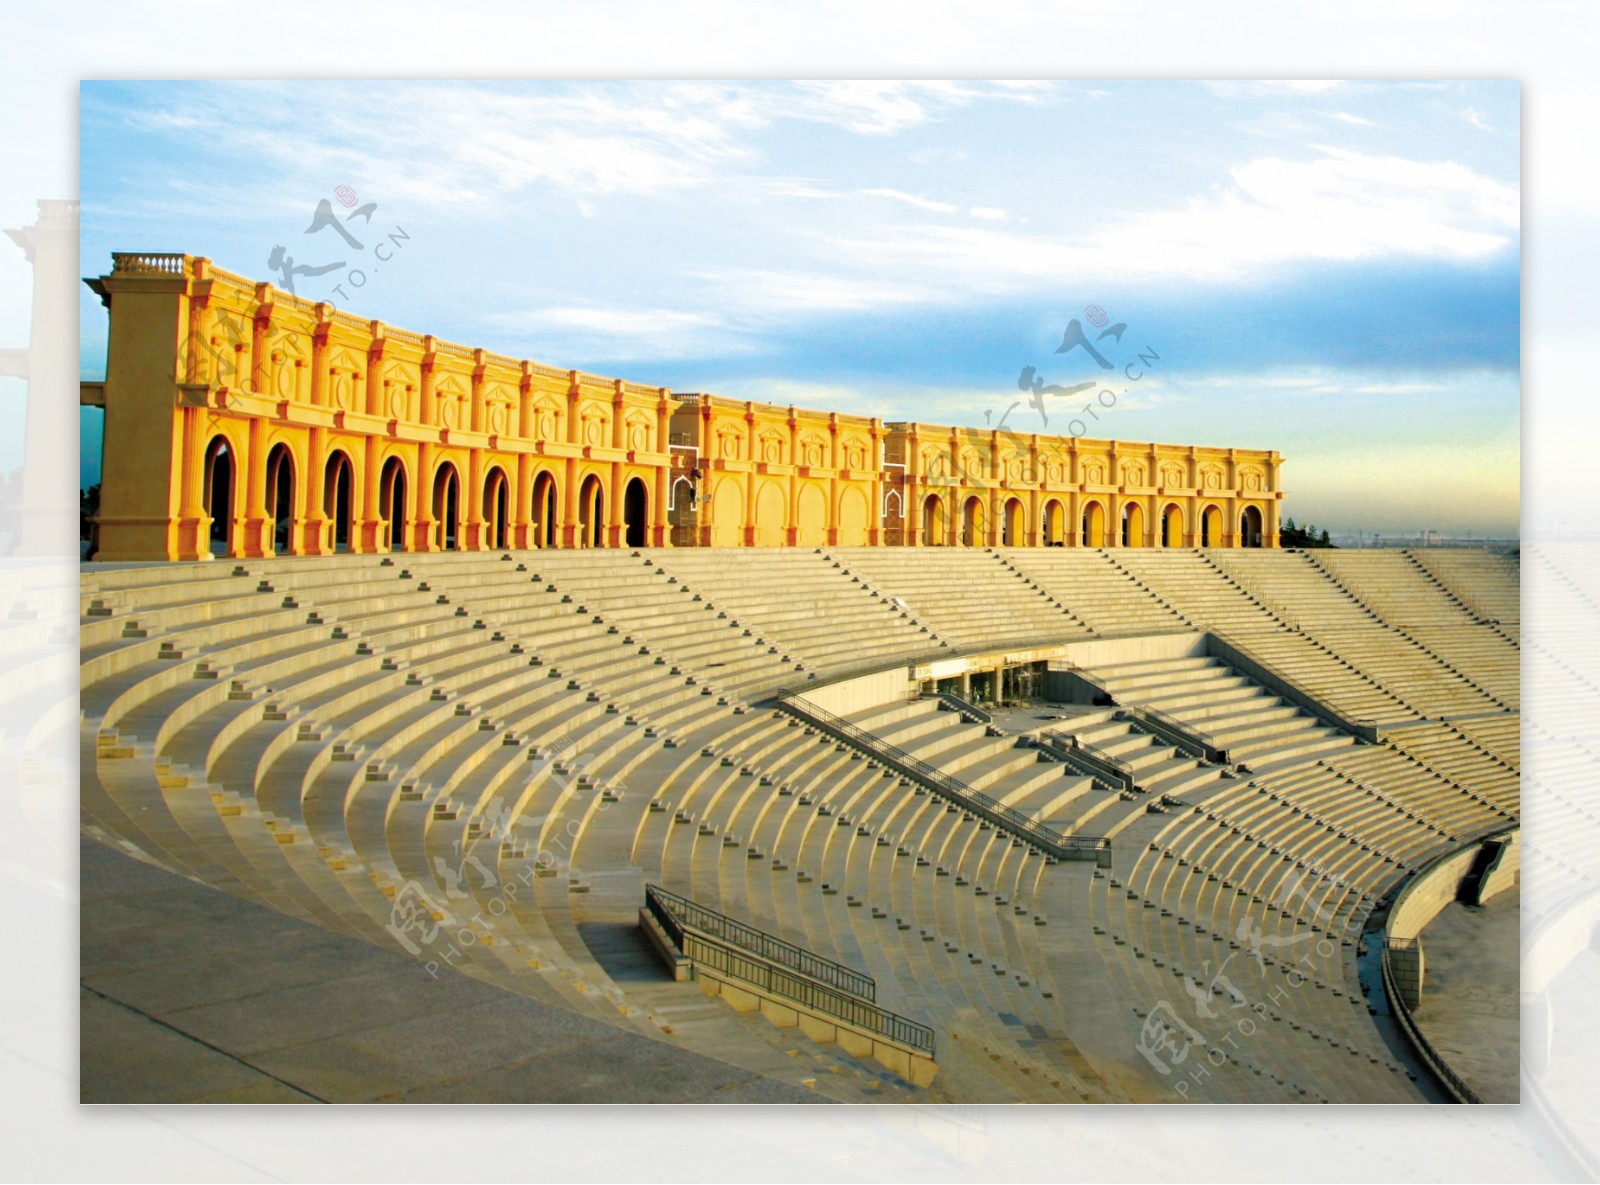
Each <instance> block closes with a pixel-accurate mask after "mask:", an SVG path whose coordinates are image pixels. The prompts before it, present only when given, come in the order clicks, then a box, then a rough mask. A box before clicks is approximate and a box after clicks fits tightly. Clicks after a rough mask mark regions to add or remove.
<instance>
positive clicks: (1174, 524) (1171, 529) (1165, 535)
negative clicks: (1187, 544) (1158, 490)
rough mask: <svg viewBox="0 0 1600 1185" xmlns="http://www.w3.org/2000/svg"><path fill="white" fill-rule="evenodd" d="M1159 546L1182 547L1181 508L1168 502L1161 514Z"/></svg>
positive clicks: (1174, 503)
mask: <svg viewBox="0 0 1600 1185" xmlns="http://www.w3.org/2000/svg"><path fill="white" fill-rule="evenodd" d="M1161 546H1162V547H1182V546H1183V507H1181V506H1179V505H1178V504H1177V503H1176V502H1168V503H1167V505H1166V508H1165V509H1164V510H1162V512H1161Z"/></svg>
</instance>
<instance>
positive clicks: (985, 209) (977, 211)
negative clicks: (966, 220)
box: [967, 206, 1009, 222]
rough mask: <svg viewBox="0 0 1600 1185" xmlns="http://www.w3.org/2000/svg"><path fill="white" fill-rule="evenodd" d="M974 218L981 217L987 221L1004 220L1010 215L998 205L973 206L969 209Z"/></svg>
mask: <svg viewBox="0 0 1600 1185" xmlns="http://www.w3.org/2000/svg"><path fill="white" fill-rule="evenodd" d="M967 213H968V214H971V215H972V216H973V217H974V218H981V219H983V220H984V221H985V222H1004V221H1005V220H1006V219H1007V218H1008V217H1009V215H1007V214H1006V212H1005V211H1004V210H1002V209H1000V208H999V207H997V206H973V207H972V209H970V210H968V211H967Z"/></svg>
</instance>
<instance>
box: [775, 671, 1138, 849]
mask: <svg viewBox="0 0 1600 1185" xmlns="http://www.w3.org/2000/svg"><path fill="white" fill-rule="evenodd" d="M775 703H776V706H777V707H778V709H779V710H780V711H782V712H786V713H788V714H789V715H791V716H794V717H795V718H796V719H799V720H803V721H805V722H806V723H808V724H811V725H813V726H815V727H817V728H819V729H821V730H822V731H824V732H826V733H828V734H829V735H830V736H833V737H834V738H836V739H838V740H841V741H844V742H845V743H846V744H849V745H853V746H855V747H856V748H858V749H860V750H861V751H862V752H864V753H866V754H867V755H868V756H870V757H873V758H875V759H876V760H877V761H879V762H880V763H881V764H883V765H885V766H887V767H888V768H890V769H892V770H895V771H896V772H898V773H899V774H901V775H902V776H903V777H907V778H910V779H911V780H912V781H914V782H917V783H918V784H920V785H922V786H924V787H926V788H927V789H929V790H931V791H933V793H935V794H937V795H939V797H941V798H943V799H946V800H947V801H949V802H952V803H955V804H956V805H957V806H959V807H962V808H963V809H965V810H968V811H971V812H972V813H973V814H974V815H977V816H978V817H979V818H982V819H986V820H988V821H989V822H990V823H991V824H993V825H994V826H996V827H999V828H1000V829H1001V830H1003V831H1007V832H1009V833H1010V834H1012V835H1014V836H1016V837H1017V838H1018V839H1020V840H1022V841H1024V842H1025V843H1029V844H1032V845H1033V846H1034V847H1036V848H1038V849H1039V850H1040V851H1042V852H1044V853H1045V854H1047V855H1050V856H1054V857H1056V858H1057V859H1060V860H1084V859H1095V858H1098V855H1099V853H1101V852H1108V851H1110V850H1111V841H1110V840H1108V839H1105V838H1104V837H1102V836H1098V835H1062V834H1061V833H1060V832H1059V831H1056V830H1054V829H1053V828H1050V827H1046V826H1045V825H1044V824H1043V823H1039V822H1037V821H1035V820H1033V819H1031V818H1029V817H1028V816H1027V815H1025V814H1023V813H1022V812H1021V811H1017V810H1012V809H1011V808H1010V807H1008V806H1006V805H1004V804H1003V803H1001V802H999V801H997V800H996V799H993V798H990V797H989V796H988V795H987V794H984V793H982V792H980V791H978V790H974V789H973V788H972V787H971V786H968V785H967V784H966V783H965V782H962V781H959V780H958V779H956V778H952V777H951V776H950V775H949V774H947V773H945V772H944V771H943V770H940V769H935V768H934V767H933V766H931V765H929V764H928V763H927V762H925V761H923V760H921V759H920V758H917V757H913V756H912V755H911V754H910V753H907V752H906V751H905V750H903V749H899V748H896V747H895V746H894V745H891V744H889V743H888V742H887V741H885V740H882V739H880V738H878V737H876V736H874V735H873V734H872V733H870V732H867V731H866V730H865V729H863V728H857V727H856V726H855V725H854V724H851V723H850V722H849V721H848V720H844V719H841V718H840V717H838V716H835V715H834V714H833V713H832V712H828V711H825V710H824V709H822V708H819V707H817V706H816V705H815V704H812V703H808V702H805V701H803V700H800V699H799V698H798V697H791V696H782V697H779V698H778V699H777V700H776V701H775Z"/></svg>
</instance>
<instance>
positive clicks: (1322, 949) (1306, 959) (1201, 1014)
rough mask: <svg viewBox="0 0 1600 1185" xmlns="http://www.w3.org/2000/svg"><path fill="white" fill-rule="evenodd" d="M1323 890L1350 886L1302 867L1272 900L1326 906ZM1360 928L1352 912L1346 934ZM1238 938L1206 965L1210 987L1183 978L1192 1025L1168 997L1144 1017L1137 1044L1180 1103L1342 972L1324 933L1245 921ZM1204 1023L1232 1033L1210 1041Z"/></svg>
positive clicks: (1327, 919)
mask: <svg viewBox="0 0 1600 1185" xmlns="http://www.w3.org/2000/svg"><path fill="white" fill-rule="evenodd" d="M1319 885H1320V886H1324V887H1326V888H1341V889H1348V888H1349V885H1348V884H1347V882H1345V881H1344V880H1342V879H1341V878H1339V877H1337V876H1333V875H1331V874H1329V873H1328V872H1326V871H1325V870H1323V869H1321V868H1320V867H1313V868H1310V869H1307V870H1306V871H1305V872H1304V873H1301V872H1300V871H1299V870H1296V871H1295V872H1294V873H1293V874H1292V875H1291V876H1290V877H1288V878H1286V880H1285V883H1284V885H1282V886H1280V889H1279V892H1278V893H1275V894H1274V902H1280V901H1281V902H1282V903H1284V905H1285V907H1286V906H1287V905H1288V904H1291V903H1294V902H1296V901H1301V902H1304V903H1306V904H1312V903H1313V901H1320V900H1321V899H1322V898H1323V897H1325V896H1326V894H1325V893H1318V894H1316V896H1315V897H1313V893H1314V892H1315V890H1316V888H1317V886H1319ZM1312 908H1313V912H1314V914H1315V916H1316V918H1317V920H1318V921H1319V922H1320V923H1322V924H1323V925H1324V926H1326V927H1328V928H1333V926H1334V924H1335V919H1334V915H1333V913H1332V911H1330V910H1328V909H1327V908H1326V907H1325V906H1322V905H1320V904H1319V905H1313V906H1312ZM1361 925H1362V923H1361V921H1360V919H1359V918H1357V917H1355V916H1354V915H1351V916H1349V917H1347V918H1346V920H1345V922H1344V924H1343V926H1342V928H1343V929H1344V930H1345V931H1346V933H1349V934H1356V935H1359V933H1360V930H1361ZM1233 937H1234V941H1235V942H1238V943H1242V944H1243V949H1240V950H1236V951H1232V952H1230V953H1229V954H1228V955H1227V957H1226V958H1223V959H1222V960H1221V962H1220V963H1218V964H1217V966H1216V970H1215V971H1213V970H1212V963H1213V960H1211V959H1205V960H1203V961H1202V964H1201V966H1202V970H1203V972H1204V973H1205V974H1206V975H1208V976H1210V980H1209V982H1201V981H1200V980H1198V979H1195V978H1194V977H1192V976H1189V975H1185V976H1184V977H1183V987H1184V992H1185V995H1186V996H1187V997H1188V1004H1189V1011H1190V1013H1191V1016H1192V1019H1193V1020H1194V1023H1193V1024H1191V1023H1190V1022H1189V1021H1188V1020H1185V1019H1184V1017H1183V1015H1181V1014H1180V1012H1179V1010H1178V1008H1177V1007H1175V1006H1174V1005H1173V1003H1172V1001H1171V1000H1170V999H1163V1000H1159V1001H1157V1002H1156V1004H1155V1005H1154V1006H1153V1007H1152V1008H1151V1009H1150V1010H1149V1012H1148V1013H1147V1014H1146V1015H1145V1017H1144V1021H1143V1024H1142V1025H1141V1026H1140V1029H1139V1035H1138V1039H1137V1040H1136V1042H1135V1044H1134V1049H1135V1050H1136V1051H1137V1052H1138V1053H1139V1055H1140V1056H1141V1057H1143V1058H1144V1060H1145V1061H1146V1062H1148V1063H1149V1065H1150V1066H1151V1067H1152V1068H1153V1069H1154V1070H1155V1071H1156V1072H1157V1073H1159V1074H1160V1075H1161V1076H1162V1078H1163V1079H1165V1080H1166V1081H1167V1083H1168V1084H1169V1085H1170V1086H1171V1087H1172V1089H1173V1093H1175V1094H1176V1095H1177V1096H1178V1097H1180V1098H1184V1099H1187V1098H1189V1097H1190V1093H1191V1091H1194V1090H1198V1089H1202V1088H1203V1087H1204V1085H1205V1083H1206V1081H1207V1080H1208V1079H1209V1078H1210V1077H1211V1076H1212V1069H1214V1068H1220V1067H1221V1066H1223V1065H1225V1064H1226V1063H1227V1062H1228V1060H1229V1058H1230V1057H1231V1056H1232V1054H1233V1053H1236V1052H1242V1051H1245V1050H1247V1049H1248V1043H1249V1042H1250V1041H1251V1040H1253V1039H1254V1038H1255V1037H1256V1036H1257V1035H1258V1034H1259V1032H1260V1031H1261V1027H1262V1025H1263V1024H1272V1023H1278V1022H1280V1021H1282V1020H1283V1019H1284V1017H1283V1016H1282V1015H1281V1013H1280V1014H1276V1015H1275V1014H1274V1012H1273V1008H1274V1007H1275V1006H1278V1005H1281V1004H1282V1003H1283V1002H1285V1001H1287V1000H1288V999H1290V998H1291V997H1290V993H1291V992H1295V991H1298V990H1299V989H1301V988H1303V987H1304V986H1305V985H1306V984H1307V983H1309V982H1311V981H1313V980H1316V979H1318V978H1325V977H1326V975H1327V973H1329V972H1330V971H1331V972H1334V973H1337V972H1339V971H1340V970H1341V964H1340V961H1339V958H1338V956H1339V949H1340V944H1339V942H1338V941H1336V940H1335V939H1333V938H1330V937H1328V936H1327V935H1325V934H1317V933H1300V934H1294V935H1289V936H1282V935H1274V934H1268V933H1266V932H1265V931H1264V930H1263V929H1262V928H1261V927H1260V926H1259V925H1257V924H1255V923H1253V922H1252V921H1251V919H1250V918H1248V917H1245V918H1241V919H1240V920H1239V925H1238V927H1237V929H1236V930H1235V932H1234V936H1233ZM1268 952H1273V953H1271V954H1269V953H1268ZM1241 956H1242V959H1243V963H1252V962H1253V963H1254V964H1255V975H1254V976H1253V977H1252V978H1251V979H1250V980H1248V981H1247V982H1246V984H1245V987H1248V988H1249V989H1250V992H1247V991H1246V990H1245V988H1244V987H1241V986H1240V980H1242V979H1244V976H1241V975H1239V974H1237V970H1236V971H1235V973H1234V974H1230V973H1229V968H1230V965H1232V964H1233V963H1234V960H1235V959H1239V958H1241ZM1243 963H1241V964H1240V966H1243ZM1269 964H1270V966H1269ZM1251 992H1253V993H1254V995H1252V994H1251ZM1203 1022H1222V1023H1223V1024H1224V1025H1225V1027H1226V1031H1225V1032H1224V1033H1223V1034H1222V1035H1221V1036H1220V1037H1218V1038H1216V1039H1215V1040H1212V1039H1209V1038H1207V1036H1206V1035H1205V1034H1204V1033H1202V1032H1200V1030H1199V1029H1198V1028H1197V1027H1196V1025H1198V1024H1200V1023H1203ZM1214 1027H1215V1026H1214V1025H1213V1030H1214Z"/></svg>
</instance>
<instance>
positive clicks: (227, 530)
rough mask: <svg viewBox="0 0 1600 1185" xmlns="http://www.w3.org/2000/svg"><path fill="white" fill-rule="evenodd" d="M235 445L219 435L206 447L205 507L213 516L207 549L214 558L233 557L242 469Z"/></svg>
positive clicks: (221, 434) (203, 499) (203, 500)
mask: <svg viewBox="0 0 1600 1185" xmlns="http://www.w3.org/2000/svg"><path fill="white" fill-rule="evenodd" d="M233 456H234V454H233V445H232V444H231V442H230V441H229V440H228V437H227V435H226V434H225V433H220V432H219V433H218V434H217V435H216V436H214V437H212V438H211V443H210V444H208V445H206V453H205V469H204V487H203V490H202V493H201V504H202V505H203V506H204V507H205V509H206V513H207V514H208V515H210V516H211V527H210V530H209V531H208V532H207V534H208V536H209V540H208V542H207V545H206V546H207V547H208V549H209V550H210V552H211V554H212V555H232V554H233V536H234V530H233V525H234V524H233V519H234V507H235V506H237V505H238V497H237V490H236V489H235V488H234V487H235V485H236V484H237V482H238V477H239V467H238V466H237V465H236V464H234V460H233Z"/></svg>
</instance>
